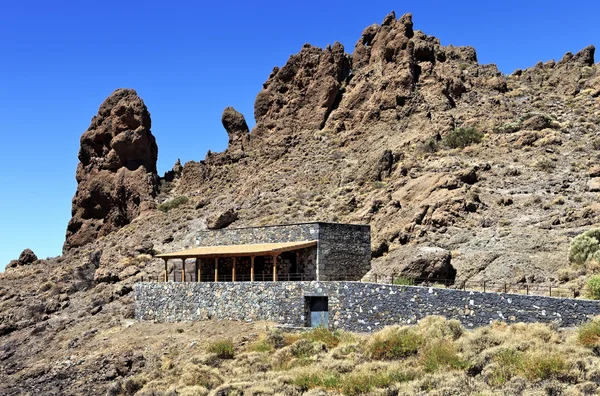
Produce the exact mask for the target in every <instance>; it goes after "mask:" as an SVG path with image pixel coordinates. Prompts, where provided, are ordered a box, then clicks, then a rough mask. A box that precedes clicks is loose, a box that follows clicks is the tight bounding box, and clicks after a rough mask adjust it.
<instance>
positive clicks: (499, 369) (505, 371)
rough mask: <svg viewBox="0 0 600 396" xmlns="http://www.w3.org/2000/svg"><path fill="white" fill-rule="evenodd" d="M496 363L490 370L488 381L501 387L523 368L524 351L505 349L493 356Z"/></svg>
mask: <svg viewBox="0 0 600 396" xmlns="http://www.w3.org/2000/svg"><path fill="white" fill-rule="evenodd" d="M492 362H494V363H496V364H495V365H494V366H493V369H492V370H491V372H490V376H489V379H488V382H489V383H490V385H492V386H496V387H500V386H502V385H504V384H505V383H506V382H508V381H509V380H510V379H511V378H512V377H514V376H515V375H517V374H518V373H519V372H520V371H522V370H523V353H522V352H519V351H515V350H514V349H503V350H501V351H500V352H498V354H497V355H496V356H494V357H493V358H492Z"/></svg>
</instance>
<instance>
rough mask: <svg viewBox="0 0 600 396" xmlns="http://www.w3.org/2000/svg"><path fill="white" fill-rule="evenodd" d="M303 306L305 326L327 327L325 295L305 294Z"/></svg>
mask: <svg viewBox="0 0 600 396" xmlns="http://www.w3.org/2000/svg"><path fill="white" fill-rule="evenodd" d="M304 306H305V318H306V320H305V322H306V326H307V327H319V326H323V327H325V328H327V327H329V304H328V299H327V297H326V296H305V297H304Z"/></svg>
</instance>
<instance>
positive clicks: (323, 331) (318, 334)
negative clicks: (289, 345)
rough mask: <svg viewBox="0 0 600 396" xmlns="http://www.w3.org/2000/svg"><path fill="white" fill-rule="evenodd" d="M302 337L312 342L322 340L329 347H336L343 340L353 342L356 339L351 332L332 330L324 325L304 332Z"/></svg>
mask: <svg viewBox="0 0 600 396" xmlns="http://www.w3.org/2000/svg"><path fill="white" fill-rule="evenodd" d="M301 337H302V338H304V339H307V340H309V341H312V342H321V343H323V344H325V345H327V347H328V348H335V347H336V346H338V345H339V343H340V342H342V341H346V342H351V341H353V340H354V337H353V336H352V334H350V333H347V332H344V331H341V330H334V331H331V330H329V329H327V328H325V327H323V326H319V327H316V328H314V329H312V330H311V331H308V332H306V333H303V334H302V336H301Z"/></svg>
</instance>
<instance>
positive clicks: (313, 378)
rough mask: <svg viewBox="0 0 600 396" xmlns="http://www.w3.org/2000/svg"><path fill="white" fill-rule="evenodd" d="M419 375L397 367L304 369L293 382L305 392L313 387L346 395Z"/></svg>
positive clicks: (367, 391) (411, 378)
mask: <svg viewBox="0 0 600 396" xmlns="http://www.w3.org/2000/svg"><path fill="white" fill-rule="evenodd" d="M416 377H417V375H416V373H414V372H406V371H401V370H397V369H388V370H384V371H372V370H360V371H353V372H351V373H348V374H338V373H335V372H334V373H331V372H327V371H317V370H309V371H302V372H300V373H298V374H296V376H295V377H294V379H293V384H294V385H296V386H297V387H299V388H300V389H301V390H302V391H303V392H305V391H307V390H309V389H313V388H324V389H328V390H335V391H341V392H342V393H343V394H344V395H351V396H353V395H364V394H366V393H369V392H370V391H372V390H373V389H376V388H380V389H385V388H389V387H390V386H391V385H393V384H395V383H398V382H405V381H411V380H413V379H415V378H416Z"/></svg>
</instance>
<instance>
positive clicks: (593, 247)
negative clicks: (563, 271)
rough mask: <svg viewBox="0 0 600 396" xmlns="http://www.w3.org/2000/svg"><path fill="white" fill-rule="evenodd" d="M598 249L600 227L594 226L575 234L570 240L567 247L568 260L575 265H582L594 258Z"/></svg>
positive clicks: (599, 244) (599, 245)
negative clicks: (569, 244)
mask: <svg viewBox="0 0 600 396" xmlns="http://www.w3.org/2000/svg"><path fill="white" fill-rule="evenodd" d="M599 250H600V228H595V229H592V230H589V231H586V232H584V233H582V234H580V235H577V236H576V237H575V238H573V240H572V241H571V246H570V248H569V261H570V262H571V263H574V264H577V265H584V264H586V262H588V261H589V260H590V259H593V258H595V255H596V253H597V252H598V251H599Z"/></svg>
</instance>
